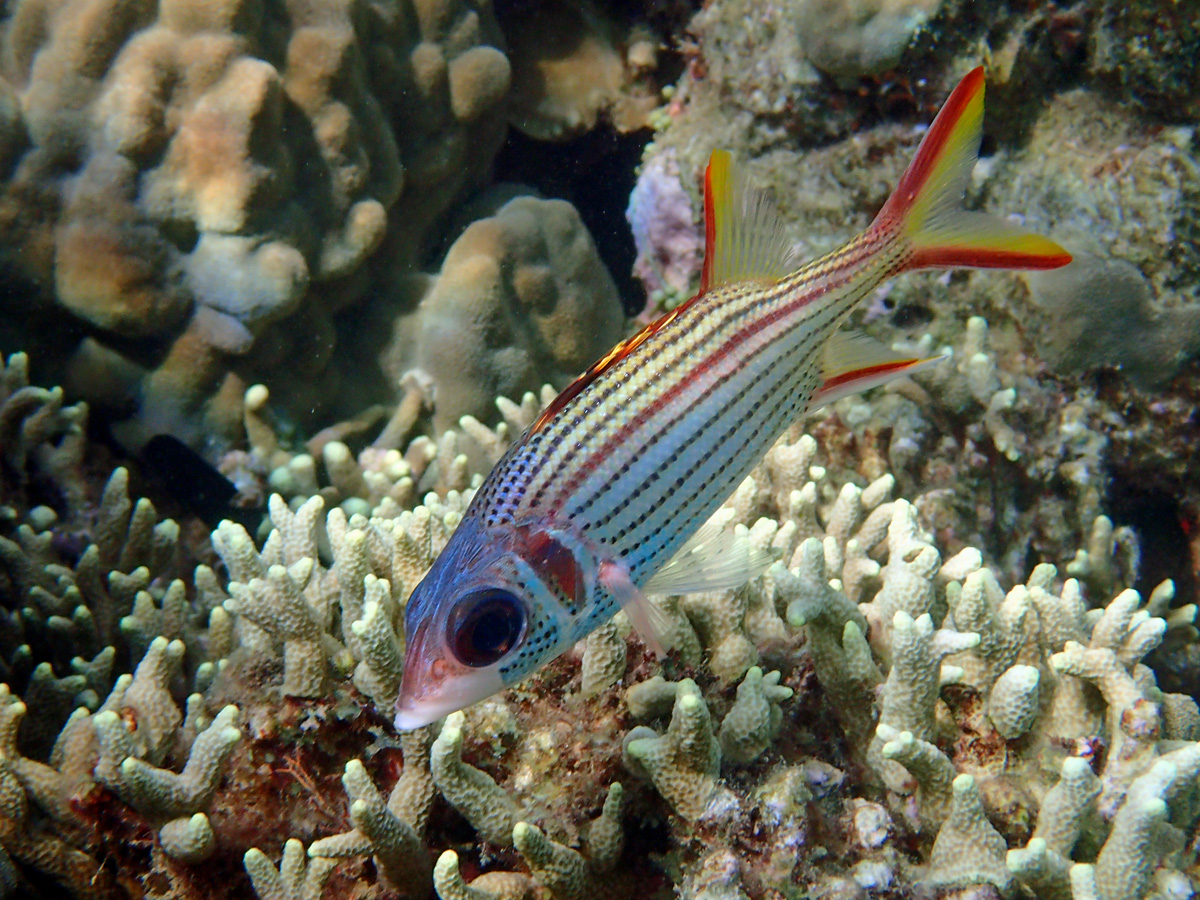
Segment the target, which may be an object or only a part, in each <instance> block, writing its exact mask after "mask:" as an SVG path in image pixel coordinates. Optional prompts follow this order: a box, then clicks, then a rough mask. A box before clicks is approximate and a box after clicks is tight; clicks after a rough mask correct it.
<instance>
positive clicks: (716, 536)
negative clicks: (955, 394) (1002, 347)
mask: <svg viewBox="0 0 1200 900" xmlns="http://www.w3.org/2000/svg"><path fill="white" fill-rule="evenodd" d="M983 86H984V77H983V70H982V69H981V68H978V69H975V70H974V71H972V72H971V73H969V74H968V75H967V76H966V77H965V78H964V79H963V80H962V82H961V83H960V84H959V85H958V87H957V88H955V90H954V92H953V93H952V94H951V95H950V97H949V99H948V100H947V101H946V104H945V105H944V106H943V108H942V110H941V112H940V113H938V116H937V118H936V119H935V120H934V122H933V124H932V125H931V126H930V128H929V130H928V132H927V133H926V134H925V136H924V139H923V140H922V141H921V145H920V147H919V148H918V150H917V155H916V157H915V158H914V160H913V162H912V164H911V165H910V166H909V167H908V169H907V171H906V172H905V173H904V175H903V176H902V178H901V179H900V183H899V185H898V186H897V188H896V190H895V192H894V193H893V194H892V196H891V197H890V199H889V200H888V201H887V203H886V204H885V205H884V207H883V208H882V210H881V211H880V212H879V214H878V216H877V217H876V218H875V220H874V221H873V222H872V224H871V226H870V227H869V228H867V230H866V231H864V232H863V233H862V234H860V235H858V236H857V237H855V238H854V239H853V240H851V241H850V242H849V243H847V244H846V245H844V246H843V247H841V248H840V249H839V250H837V251H835V252H833V253H831V254H829V255H827V256H825V257H823V258H821V259H819V260H816V261H815V262H810V263H808V264H807V265H803V266H796V265H794V264H793V261H792V259H791V252H790V249H789V244H788V241H787V240H786V239H785V236H784V229H783V228H782V227H781V222H780V219H779V217H778V215H777V214H776V212H775V210H774V209H773V208H772V207H771V206H770V204H769V203H767V202H766V201H765V198H764V197H763V195H762V194H760V193H758V192H756V191H754V190H753V189H751V188H750V186H749V185H748V184H747V183H746V181H745V180H744V179H743V178H742V177H740V174H739V172H738V171H737V170H736V169H735V168H734V166H733V164H732V160H731V157H730V156H729V154H728V153H725V152H723V151H717V152H714V153H713V154H712V157H711V159H710V161H709V164H708V168H707V170H706V172H705V184H704V217H705V219H704V225H705V237H706V246H705V258H704V266H703V271H702V275H701V282H700V290H699V293H697V294H696V296H694V297H692V298H691V299H690V300H689V301H687V302H686V303H684V304H682V305H680V306H679V307H677V308H676V309H674V310H673V311H671V312H669V313H667V314H666V315H664V316H662V317H661V318H659V319H658V320H657V321H655V322H652V323H651V324H649V325H647V326H646V327H645V328H643V329H642V330H641V331H640V332H639V333H637V334H636V335H634V336H633V337H631V338H629V339H627V340H625V341H623V342H621V343H620V344H618V345H617V346H616V347H614V348H613V349H612V350H611V351H610V352H609V353H608V354H607V355H605V356H604V357H603V358H602V359H600V360H599V361H597V362H596V363H595V364H594V365H592V366H591V368H589V369H588V370H587V371H586V372H585V373H584V374H583V375H581V376H580V377H579V378H578V379H577V380H576V381H575V382H573V383H572V384H571V385H569V386H568V387H567V388H566V389H565V390H564V391H563V392H562V393H561V394H559V395H558V397H557V398H556V399H555V400H554V402H553V403H551V404H550V406H549V407H548V408H547V409H546V410H545V411H544V412H543V413H542V414H541V416H540V417H539V418H538V419H537V421H535V422H534V423H533V425H532V426H530V428H529V429H528V430H527V431H526V433H525V434H524V435H523V436H522V437H521V438H520V439H519V440H518V441H517V442H516V443H515V444H514V445H513V446H512V448H511V449H510V450H509V451H508V453H506V454H505V456H504V458H503V459H501V460H500V462H499V463H498V464H497V465H496V467H495V468H494V469H493V470H492V472H491V474H490V475H488V477H487V479H486V480H485V481H484V482H483V484H482V485H481V486H480V488H479V490H478V491H477V493H476V494H475V496H474V498H473V500H472V501H471V504H470V506H469V507H468V509H467V511H466V513H465V514H464V516H463V519H462V522H461V523H460V524H459V526H458V528H457V529H456V530H455V532H454V533H453V535H452V536H451V538H450V540H449V542H448V543H447V545H446V547H445V549H444V550H443V551H442V553H441V555H440V556H439V557H438V558H437V560H436V561H435V562H434V565H433V567H432V568H431V569H430V571H429V573H428V575H427V576H426V577H425V579H424V580H423V581H422V582H421V583H420V584H419V585H418V586H417V588H416V589H415V590H414V591H413V593H412V595H411V597H410V598H409V601H408V605H407V607H406V609H405V630H406V634H407V645H406V648H405V659H404V677H403V684H402V687H401V689H400V696H399V698H398V699H397V701H396V709H397V713H396V726H397V727H398V728H402V729H408V728H416V727H418V726H421V725H424V724H427V723H429V722H432V721H434V720H436V719H438V718H440V717H441V716H444V715H446V714H447V713H450V712H453V711H454V710H457V709H461V708H462V707H464V706H467V705H469V704H471V703H474V702H476V701H479V700H482V699H483V698H485V697H488V696H490V695H491V694H493V693H496V692H497V691H500V690H502V689H504V688H506V687H508V686H510V685H513V684H515V683H516V682H518V681H520V680H522V679H523V678H525V677H526V676H528V675H529V674H530V673H532V672H534V671H535V670H536V669H537V668H539V667H540V666H542V665H543V664H545V663H547V662H549V661H550V660H551V659H553V658H554V657H556V656H557V655H559V654H560V653H562V652H563V651H564V650H566V649H567V648H569V647H570V646H571V645H573V644H574V643H575V642H576V641H578V640H580V639H581V638H583V637H585V636H586V635H588V634H589V633H590V632H591V631H592V630H593V629H595V628H596V627H597V626H598V625H600V624H601V623H603V622H605V621H606V620H607V619H609V618H610V617H611V616H612V615H613V614H615V613H616V612H617V610H618V609H624V610H625V611H626V612H627V613H628V615H629V618H630V620H631V621H632V622H633V624H634V626H635V627H636V628H637V629H638V630H639V632H641V634H642V636H643V638H644V639H645V641H646V643H647V645H648V646H649V647H651V648H652V649H655V650H657V651H660V652H661V651H662V649H663V648H664V646H665V645H666V644H667V642H668V640H669V637H668V635H669V631H668V629H667V628H666V627H665V625H664V624H663V622H662V617H661V615H660V616H656V615H655V609H656V607H654V606H653V605H652V604H650V603H648V602H647V601H646V595H647V594H653V593H661V594H680V593H687V592H689V591H697V590H715V589H719V588H725V587H736V586H738V585H740V584H742V583H744V582H745V581H746V580H747V579H749V578H751V577H753V576H754V575H756V574H758V573H759V572H761V571H762V570H763V569H765V567H766V565H765V564H766V563H767V562H769V559H768V560H763V559H762V558H760V556H761V555H760V554H755V553H754V552H751V551H749V550H748V549H747V548H746V547H745V546H739V545H738V542H737V541H735V540H731V539H729V536H728V535H727V534H723V533H722V532H721V531H720V529H717V528H713V527H712V526H707V525H706V524H705V523H706V522H708V520H709V519H710V517H711V516H712V514H713V513H714V512H715V511H716V509H717V508H718V507H719V506H720V505H721V504H722V503H723V502H724V501H725V499H726V498H727V497H728V496H729V495H730V494H731V493H732V492H733V490H734V489H735V488H736V487H737V486H738V484H739V483H740V482H741V481H742V480H743V479H744V478H745V476H746V474H747V473H748V472H749V471H750V469H751V468H753V467H754V465H755V464H756V463H757V462H758V461H759V460H760V459H761V458H762V457H763V455H764V454H765V453H766V452H767V450H768V449H769V448H770V447H771V445H772V444H773V443H774V442H775V441H776V440H777V439H778V438H779V437H780V435H782V434H783V432H784V431H785V430H786V429H787V428H788V426H789V425H791V424H792V423H794V422H795V421H796V420H797V419H799V418H800V417H801V416H802V415H804V413H805V412H806V411H809V410H812V409H814V408H817V407H819V406H822V405H824V404H827V403H829V402H831V401H832V400H834V399H836V398H838V397H841V396H845V395H847V394H850V393H853V392H855V391H859V390H863V389H865V388H867V387H872V386H875V385H879V384H882V383H884V382H885V381H887V380H889V379H891V378H895V377H898V376H900V375H904V374H909V373H911V372H913V371H915V370H916V369H917V368H919V367H920V366H922V365H925V364H928V363H930V362H931V360H925V359H919V358H912V357H910V356H905V355H900V354H896V353H894V352H892V351H891V350H889V349H887V348H885V347H883V346H882V345H879V344H876V343H875V342H873V341H870V340H869V339H866V338H865V337H863V336H859V335H853V334H851V333H848V332H844V331H840V330H839V325H841V323H842V322H843V321H844V320H845V319H846V317H847V316H848V315H849V314H850V312H851V311H852V310H853V309H854V307H855V305H856V304H857V303H859V301H861V300H862V299H863V298H865V297H867V296H869V295H870V294H872V292H873V291H874V290H875V289H876V288H877V287H878V286H879V285H880V283H881V282H883V281H884V280H885V279H888V278H891V277H892V276H893V275H897V274H899V273H901V272H907V271H912V270H914V269H926V268H939V267H951V266H969V267H981V268H1007V269H1052V268H1056V267H1058V266H1062V265H1065V264H1066V263H1068V262H1069V261H1070V259H1071V257H1070V255H1069V254H1068V253H1067V252H1066V251H1065V250H1063V248H1062V247H1060V246H1058V245H1057V244H1055V243H1054V242H1053V241H1050V240H1047V239H1046V238H1043V237H1039V236H1037V235H1034V234H1030V233H1027V232H1025V231H1022V230H1020V229H1019V228H1017V227H1016V226H1015V225H1012V224H1009V223H1007V222H1005V221H1002V220H1000V219H997V218H994V217H992V216H989V215H986V214H983V213H978V212H968V211H965V210H964V209H962V206H961V203H962V198H963V194H964V192H965V190H966V186H967V181H968V179H969V177H970V174H971V169H972V167H973V166H974V164H975V160H976V154H977V152H978V148H979V141H980V135H981V128H982V122H983ZM932 361H933V362H936V360H932ZM702 526H703V527H702Z"/></svg>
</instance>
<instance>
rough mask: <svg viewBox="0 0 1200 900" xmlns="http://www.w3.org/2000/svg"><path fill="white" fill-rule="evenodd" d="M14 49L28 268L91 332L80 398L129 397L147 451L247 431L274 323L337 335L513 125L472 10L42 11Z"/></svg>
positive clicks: (30, 16) (18, 230)
mask: <svg viewBox="0 0 1200 900" xmlns="http://www.w3.org/2000/svg"><path fill="white" fill-rule="evenodd" d="M0 43H2V45H3V65H2V70H0V71H2V74H3V80H4V85H5V91H6V96H8V97H9V99H10V100H11V102H10V103H9V104H8V105H7V107H6V108H7V109H8V110H9V112H10V115H9V116H8V117H7V119H6V122H7V127H6V134H5V137H6V152H5V157H6V159H7V160H8V170H9V173H10V174H9V177H8V180H7V181H6V183H5V184H4V186H3V189H2V191H0V209H2V210H3V215H2V216H0V218H2V220H3V226H2V227H3V231H4V238H5V239H4V243H5V245H6V247H7V248H9V249H8V250H7V251H6V258H7V263H8V265H9V266H11V267H12V268H13V270H14V271H17V272H21V273H23V274H24V276H25V277H26V278H28V279H30V280H32V281H34V282H36V283H38V284H41V285H44V286H46V288H47V289H48V290H52V291H53V295H54V298H55V300H56V301H57V303H58V304H59V305H60V307H61V308H62V309H63V310H64V311H66V312H68V313H70V314H71V315H72V316H73V317H75V318H76V319H77V320H78V321H79V322H80V323H81V324H83V325H84V326H85V327H86V328H87V329H88V330H89V331H90V332H91V334H92V336H93V340H92V341H90V342H85V343H84V344H82V345H80V347H79V349H78V350H77V351H76V360H75V362H74V364H73V367H72V371H74V372H75V374H76V378H75V384H74V385H73V386H74V387H75V388H76V389H77V391H78V392H79V393H82V394H85V395H87V394H89V393H93V395H94V388H93V385H95V384H96V383H97V382H102V381H106V380H108V381H111V380H113V378H114V377H115V378H116V379H117V380H118V381H120V382H122V384H123V385H124V394H125V399H126V401H127V402H132V403H134V405H136V406H138V407H140V408H142V409H143V410H144V412H143V415H142V417H141V421H140V423H139V425H138V427H136V428H133V429H132V430H131V433H129V434H127V435H126V437H127V439H128V441H129V442H130V443H132V444H134V445H137V444H139V443H140V442H141V440H143V439H144V438H145V437H147V436H149V434H153V433H154V432H156V431H161V430H166V431H171V432H173V433H176V434H177V435H179V436H181V437H184V438H185V439H188V440H192V441H193V442H199V441H201V440H202V439H203V438H204V437H205V436H206V431H207V430H209V429H215V430H216V431H217V432H218V434H219V433H221V431H222V430H223V427H224V426H226V425H228V424H229V423H230V422H231V421H234V422H236V419H237V417H238V416H237V407H238V405H239V404H240V400H241V390H242V389H244V383H243V384H242V387H241V388H236V387H234V386H233V385H232V384H231V382H230V379H234V382H235V383H236V379H237V376H235V375H234V374H233V373H232V370H234V369H236V368H238V367H245V366H247V365H252V364H254V363H255V362H257V363H258V364H260V365H262V364H265V365H269V364H270V362H269V357H270V354H269V353H267V354H266V356H265V357H264V350H265V349H268V348H266V347H265V346H264V345H270V344H272V343H274V344H278V342H279V340H280V338H279V337H276V338H275V339H274V340H273V341H264V340H263V335H264V332H266V331H267V330H268V329H270V328H271V326H272V325H273V324H278V323H285V322H286V320H287V319H288V318H289V317H290V316H292V315H293V314H295V313H297V312H298V311H303V313H304V319H305V324H304V325H303V328H304V329H306V330H307V331H308V332H309V333H312V332H313V331H314V330H315V331H316V332H317V333H320V332H322V331H324V332H327V333H329V332H331V330H332V325H331V324H330V321H329V320H330V317H331V316H332V315H333V314H334V313H336V312H337V311H338V310H339V309H340V308H342V307H343V306H344V305H346V303H348V302H351V301H353V300H354V299H355V298H356V296H358V292H359V291H361V289H362V286H361V285H357V286H356V285H355V284H354V283H352V276H355V275H357V274H362V273H363V271H364V264H365V262H366V260H367V258H368V257H369V256H370V255H371V254H372V253H373V252H374V251H376V249H377V248H379V247H380V245H381V243H382V242H383V241H384V239H385V235H386V237H387V240H388V242H389V250H390V251H391V254H392V259H393V260H395V261H396V262H398V263H399V264H405V263H412V262H414V261H415V260H416V259H417V256H418V254H419V253H420V252H421V251H422V250H423V249H424V248H425V246H426V243H427V242H428V241H429V240H430V234H429V231H430V229H431V227H432V226H433V224H434V223H435V222H436V221H437V220H438V219H439V218H440V217H441V216H442V215H443V214H444V213H446V211H447V210H448V209H450V207H451V205H452V204H453V202H454V201H455V200H456V199H457V198H460V197H462V196H463V195H464V193H465V192H467V191H468V190H470V189H472V188H473V187H475V186H477V184H478V183H479V181H480V180H481V178H482V177H484V176H485V175H486V172H487V170H488V167H489V165H490V161H491V157H492V155H493V153H494V152H495V150H496V149H497V148H498V147H499V144H500V141H501V140H502V138H503V134H504V127H505V125H504V120H503V111H502V108H501V101H502V100H503V99H504V97H505V95H506V93H507V91H508V86H509V75H510V73H509V65H508V61H507V58H506V57H505V55H504V53H503V50H502V49H501V47H502V40H501V37H500V34H499V31H498V28H497V26H496V24H495V21H494V19H493V17H492V14H491V12H490V7H488V6H487V5H486V4H482V5H481V4H474V3H471V2H467V0H427V2H419V3H415V4H408V3H400V2H384V3H365V2H348V3H344V4H335V5H332V6H331V5H322V4H309V3H303V2H295V3H288V2H285V3H271V2H263V0H221V2H216V3H194V2H190V0H171V2H165V3H160V4H155V3H147V2H141V0H102V2H93V0H70V2H67V3H65V4H63V3H59V4H48V3H45V2H44V0H22V2H20V3H16V4H13V5H12V7H11V8H10V10H9V11H8V13H7V15H6V17H5V18H4V19H3V21H2V22H0ZM393 210H395V211H396V212H399V215H392V212H393ZM389 217H390V218H389ZM348 279H351V280H350V281H348ZM293 327H294V326H293ZM286 333H288V332H287V331H286V330H285V331H284V332H283V334H286ZM58 334H59V336H60V337H61V332H59V333H58ZM41 337H43V338H44V337H45V336H41ZM52 337H53V336H52ZM256 349H257V350H258V356H254V355H253V351H255V350H256ZM324 359H325V361H326V362H327V361H328V350H326V351H325V353H324ZM308 365H309V366H310V368H311V365H312V364H311V363H309V364H308ZM318 368H319V366H318ZM97 376H102V377H97ZM103 376H108V377H107V378H105V377H103ZM109 390H110V391H111V390H112V389H111V388H109ZM106 399H110V398H106ZM222 406H226V407H232V408H233V409H232V411H230V410H228V409H225V410H222V409H221V407H222ZM214 407H215V408H214ZM205 416H207V421H206V420H205Z"/></svg>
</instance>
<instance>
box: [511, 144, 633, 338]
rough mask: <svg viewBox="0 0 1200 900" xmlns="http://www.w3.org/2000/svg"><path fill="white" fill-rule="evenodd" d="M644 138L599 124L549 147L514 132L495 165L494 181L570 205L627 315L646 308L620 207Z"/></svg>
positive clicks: (630, 236) (626, 200)
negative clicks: (527, 187)
mask: <svg viewBox="0 0 1200 900" xmlns="http://www.w3.org/2000/svg"><path fill="white" fill-rule="evenodd" d="M649 140H650V132H649V131H648V130H643V131H635V132H633V133H631V134H620V133H618V132H617V131H616V130H615V129H613V128H612V126H609V125H600V126H597V127H596V128H594V129H592V130H591V131H590V132H588V133H587V134H585V135H583V136H582V137H578V138H575V139H573V140H570V141H564V142H562V143H553V144H552V143H548V142H546V141H536V140H534V139H533V138H530V137H526V136H525V135H523V134H521V132H519V131H517V130H516V129H515V128H513V129H509V132H508V140H506V141H505V143H504V147H503V148H502V149H501V150H500V154H499V155H498V156H497V157H496V164H495V180H496V181H500V182H503V181H510V182H518V183H520V184H527V185H530V186H531V187H534V188H536V189H537V190H538V192H539V193H541V194H542V195H543V196H545V197H557V198H560V199H562V200H569V201H570V202H571V203H573V204H574V205H575V208H576V209H577V210H579V216H580V218H582V219H583V222H584V224H585V225H587V227H588V231H590V232H591V233H592V238H593V240H595V242H596V249H597V250H599V252H600V258H601V259H602V260H603V261H604V265H605V266H606V267H607V268H608V271H609V273H610V274H611V275H612V277H613V281H615V282H616V285H617V292H618V293H619V294H620V296H621V304H622V305H623V306H624V308H625V312H626V313H627V314H628V315H634V314H635V313H637V312H640V311H641V309H642V308H643V307H644V306H645V305H646V297H645V292H644V291H643V290H642V286H641V284H640V283H639V282H638V281H637V280H636V279H635V278H634V277H633V274H632V270H633V260H634V257H635V256H636V255H637V254H636V251H635V249H634V246H633V233H632V232H631V231H630V229H629V223H628V222H627V221H626V220H625V207H626V206H627V205H628V203H629V194H630V192H631V191H632V190H633V186H634V183H635V182H636V181H637V174H636V169H637V165H638V162H639V161H640V160H641V158H642V148H643V147H645V146H646V143H647V142H648V141H649Z"/></svg>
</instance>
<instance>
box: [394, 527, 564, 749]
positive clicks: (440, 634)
mask: <svg viewBox="0 0 1200 900" xmlns="http://www.w3.org/2000/svg"><path fill="white" fill-rule="evenodd" d="M520 538H521V535H520V532H519V531H518V530H516V529H514V528H512V527H510V526H504V525H499V526H488V525H484V524H482V523H480V522H478V521H477V520H475V519H472V518H470V517H468V518H467V519H464V520H463V522H462V523H460V524H459V526H458V528H457V529H456V530H455V532H454V534H453V535H452V536H451V538H450V541H449V542H448V543H447V545H446V548H445V549H444V550H443V551H442V553H441V555H440V556H439V557H438V558H437V560H436V561H435V562H434V564H433V567H432V568H431V569H430V570H429V573H428V574H427V575H426V576H425V578H424V579H423V580H422V581H421V583H420V584H418V585H417V587H416V590H414V591H413V593H412V596H411V597H410V598H409V601H408V605H407V606H406V608H405V613H404V624H405V652H404V675H403V679H402V682H401V686H400V694H399V696H398V697H397V699H396V727H397V728H399V729H401V730H408V729H412V728H419V727H421V726H422V725H426V724H429V723H430V722H434V721H436V720H437V719H439V718H441V717H442V716H445V715H447V714H449V713H451V712H454V711H456V710H459V709H462V708H463V707H465V706H469V705H471V704H472V703H476V702H478V701H480V700H483V699H485V698H487V697H490V696H491V695H492V694H495V693H498V692H499V691H501V690H503V689H504V688H505V687H507V686H508V685H510V684H514V683H515V682H517V681H519V680H520V679H522V678H524V677H525V676H526V675H527V674H529V673H530V672H532V671H534V670H535V669H536V668H537V667H538V666H540V665H541V664H542V663H544V662H546V661H547V660H548V659H549V658H552V657H553V656H554V655H557V653H558V652H560V651H561V649H562V645H563V643H564V633H565V629H564V628H563V625H564V623H563V622H561V621H560V619H561V615H556V614H555V610H556V609H559V610H560V609H561V608H560V607H558V605H557V604H555V603H554V602H553V600H552V599H551V598H550V594H549V592H548V590H547V588H546V586H545V584H544V583H543V582H542V579H541V578H540V577H539V575H538V573H537V572H536V570H535V569H533V568H532V567H531V566H530V564H529V562H528V561H527V559H526V558H525V547H524V546H523V544H522V542H521V539H520Z"/></svg>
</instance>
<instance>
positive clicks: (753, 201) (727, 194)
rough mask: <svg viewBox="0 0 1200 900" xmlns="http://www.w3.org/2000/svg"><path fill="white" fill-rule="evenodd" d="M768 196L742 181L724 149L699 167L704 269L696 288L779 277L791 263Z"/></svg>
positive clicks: (788, 244)
mask: <svg viewBox="0 0 1200 900" xmlns="http://www.w3.org/2000/svg"><path fill="white" fill-rule="evenodd" d="M792 256H793V254H792V249H791V243H790V242H789V241H788V239H787V235H786V233H785V231H784V227H783V222H782V221H781V220H780V218H779V213H778V212H777V210H776V209H775V207H774V205H773V204H772V203H771V201H770V199H769V198H768V197H767V196H766V195H765V194H764V193H763V192H762V191H760V190H758V189H757V188H754V187H752V186H751V185H749V184H748V183H747V182H746V179H745V177H744V176H743V174H742V171H741V170H740V169H739V168H738V167H737V166H736V165H735V164H734V161H733V156H732V155H731V154H730V153H729V151H728V150H714V151H713V153H712V156H711V157H709V160H708V168H707V169H705V170H704V269H703V272H702V274H701V276H700V293H702V294H703V293H704V292H705V291H708V290H711V289H712V288H715V287H719V286H721V285H723V284H733V283H735V282H738V281H760V282H761V281H765V282H773V281H778V280H779V279H780V278H783V276H785V275H787V274H788V273H789V272H790V271H791V270H792V269H793V268H795V265H794V262H793V259H792Z"/></svg>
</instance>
